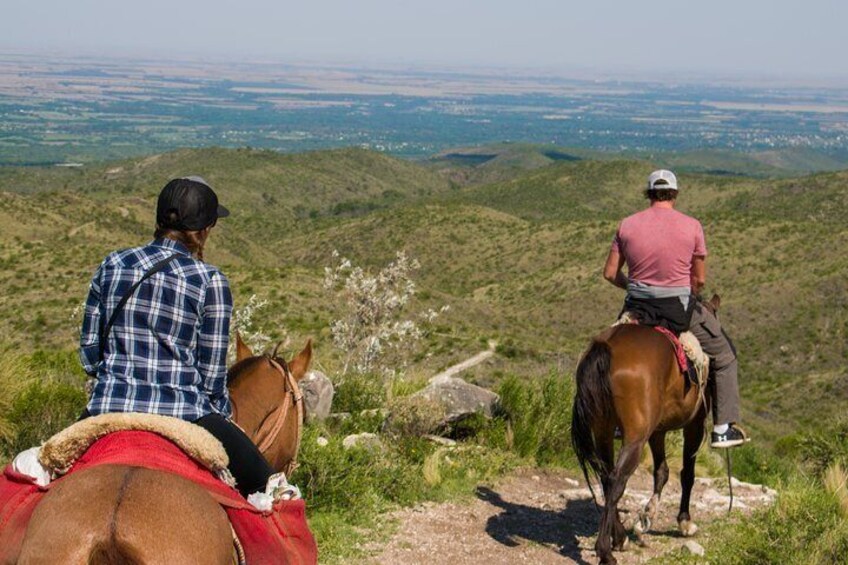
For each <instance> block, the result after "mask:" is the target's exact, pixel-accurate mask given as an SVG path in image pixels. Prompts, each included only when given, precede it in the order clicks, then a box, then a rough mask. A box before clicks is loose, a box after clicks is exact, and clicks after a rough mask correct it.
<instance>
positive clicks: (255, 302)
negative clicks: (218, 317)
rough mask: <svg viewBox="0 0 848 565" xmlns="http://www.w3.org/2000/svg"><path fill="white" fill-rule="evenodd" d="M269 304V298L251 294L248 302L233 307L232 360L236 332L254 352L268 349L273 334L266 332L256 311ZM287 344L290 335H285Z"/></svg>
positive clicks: (230, 349)
mask: <svg viewBox="0 0 848 565" xmlns="http://www.w3.org/2000/svg"><path fill="white" fill-rule="evenodd" d="M267 305H268V301H267V300H264V299H260V298H259V297H257V296H256V295H255V294H251V295H250V298H248V299H247V304H245V305H244V306H242V307H240V308H234V309H233V317H232V319H231V320H230V331H231V333H232V335H233V339H231V340H230V348H229V351H228V354H227V355H228V357H229V358H230V360H231V361H232V360H234V359H235V349H236V340H235V334H236V332H238V333H239V335H241V339H242V341H244V343H245V344H247V346H248V347H250V349H251V350H252V351H253V352H254V353H256V354H259V353H260V352H261V351H265V350H266V349H268V347H269V345H270V344H271V336H269V335H268V334H267V333H265V332H264V331H263V330H262V329H261V328H260V327H259V326H258V325H257V324H256V321H255V320H254V316H255V315H256V313H257V312H258V311H259V310H261V309H263V308H265V307H266V306H267ZM286 345H288V336H284V339H283V346H284V347H285V346H286Z"/></svg>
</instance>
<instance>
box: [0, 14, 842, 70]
mask: <svg viewBox="0 0 848 565" xmlns="http://www.w3.org/2000/svg"><path fill="white" fill-rule="evenodd" d="M846 22H848V1H846V0H734V1H730V0H702V1H699V2H693V1H687V0H676V1H671V0H621V1H611V0H594V1H592V0H584V1H582V2H568V1H566V0H523V1H505V0H488V1H479V0H470V1H468V0H420V1H418V2H410V1H407V0H301V1H299V2H291V1H288V0H277V1H274V0H242V1H222V0H143V1H138V0H133V1H124V0H73V1H68V0H3V5H2V7H0V49H2V50H6V51H9V50H12V51H29V50H42V49H49V50H57V49H59V50H63V51H65V50H66V51H68V52H69V53H73V52H80V51H84V52H86V53H89V54H92V53H93V54H98V53H102V54H113V53H117V54H137V55H155V56H161V55H168V54H173V55H208V56H209V57H211V58H215V57H225V56H226V57H228V58H235V57H242V56H248V57H264V58H280V59H290V60H294V59H297V60H310V61H327V62H360V63H364V64H382V63H400V64H424V65H432V64H435V65H452V66H468V65H486V66H507V67H528V68H556V69H562V70H568V69H584V70H589V71H613V72H614V71H625V72H626V71H638V70H641V69H646V70H652V71H664V70H688V71H692V72H721V73H735V72H739V71H758V72H760V73H766V74H772V75H780V74H792V75H797V74H808V75H830V76H840V77H845V76H846V75H848V62H846V54H848V33H846V31H845V26H846Z"/></svg>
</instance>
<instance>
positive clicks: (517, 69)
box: [0, 39, 848, 89]
mask: <svg viewBox="0 0 848 565" xmlns="http://www.w3.org/2000/svg"><path fill="white" fill-rule="evenodd" d="M246 56H247V57H250V58H251V60H249V61H246V60H245V57H246ZM0 57H24V58H41V59H47V60H51V59H52V60H57V61H58V60H69V61H74V60H81V61H82V60H86V61H88V60H91V61H116V62H133V61H137V62H156V63H166V62H170V63H177V64H179V63H184V64H192V63H195V64H198V63H199V64H204V65H211V66H215V65H222V66H246V67H257V66H258V67H261V66H273V65H283V66H292V67H299V68H303V67H313V68H315V69H322V68H325V69H345V70H370V71H385V72H403V71H407V72H423V73H434V74H437V73H446V74H455V75H458V76H463V75H464V76H474V75H482V76H490V75H491V74H493V73H502V72H504V71H509V72H514V73H519V74H518V75H517V76H519V77H529V78H542V77H544V76H548V77H550V78H551V79H560V80H564V81H600V82H623V83H653V84H668V85H673V84H686V85H699V84H703V85H714V84H719V85H733V84H738V85H740V86H746V87H778V88H780V87H784V88H838V89H842V88H848V70H847V71H846V72H845V73H844V74H824V73H814V72H806V73H804V72H800V71H799V72H796V73H769V72H767V71H760V72H759V73H754V72H752V71H744V70H701V71H695V70H691V69H650V68H645V69H633V68H629V69H624V68H618V69H617V68H614V67H610V68H589V67H579V66H565V65H562V66H551V65H543V64H541V63H540V64H538V65H515V64H502V65H495V64H470V63H459V62H453V63H447V62H441V63H440V62H438V61H408V60H401V59H396V60H391V59H388V58H386V59H380V60H374V59H353V58H348V59H345V58H309V57H295V56H283V55H272V54H259V53H254V54H248V55H243V54H238V55H237V54H226V53H215V52H212V53H209V52H207V53H200V52H196V53H191V52H182V53H177V54H175V53H173V52H164V51H157V50H155V49H151V50H133V49H117V50H111V51H110V52H109V53H104V52H102V51H101V50H99V49H70V50H69V49H63V48H55V47H47V46H41V47H37V48H36V47H31V48H27V47H15V46H11V45H7V44H6V43H4V41H3V40H2V39H0Z"/></svg>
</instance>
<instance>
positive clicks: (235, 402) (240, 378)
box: [227, 334, 312, 475]
mask: <svg viewBox="0 0 848 565" xmlns="http://www.w3.org/2000/svg"><path fill="white" fill-rule="evenodd" d="M278 347H279V346H278ZM311 361H312V340H309V341H307V342H306V346H305V347H304V348H303V351H301V352H300V353H298V354H297V355H296V356H295V357H294V358H293V359H292V360H291V361H286V360H285V359H283V358H282V357H278V356H277V349H276V348H275V349H274V352H273V353H271V354H264V355H254V354H253V352H252V351H251V350H250V348H249V347H248V346H247V345H246V344H245V343H244V342H243V341H242V339H241V336H240V335H238V334H236V363H235V365H233V366H232V367H230V370H229V375H228V377H229V378H228V384H227V386H228V388H229V390H230V402H231V403H232V406H233V419H234V420H235V422H236V423H237V424H238V425H239V426H240V427H241V428H242V429H243V430H244V431H245V433H247V435H248V436H250V439H252V440H253V442H254V443H256V445H257V446H258V447H259V451H261V452H262V455H264V456H265V459H267V460H268V463H270V464H271V466H272V467H273V468H274V469H276V470H278V471H279V470H282V471H285V472H286V474H287V475H290V474H291V471H293V470H294V467H295V465H296V461H297V450H298V448H299V447H300V434H301V430H302V428H303V395H302V394H301V393H300V388H299V387H298V382H300V380H301V379H303V377H304V375H306V372H307V370H308V369H309V363H310V362H311Z"/></svg>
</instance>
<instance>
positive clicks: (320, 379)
mask: <svg viewBox="0 0 848 565" xmlns="http://www.w3.org/2000/svg"><path fill="white" fill-rule="evenodd" d="M298 384H299V386H300V392H302V393H303V405H304V408H305V409H306V419H307V421H310V420H324V419H326V418H327V417H328V416H329V415H330V408H332V406H333V394H335V389H334V388H333V383H332V381H330V379H328V378H327V375H325V374H324V373H322V372H320V371H309V372H308V373H306V376H305V377H303V379H301V381H300V383H298Z"/></svg>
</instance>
